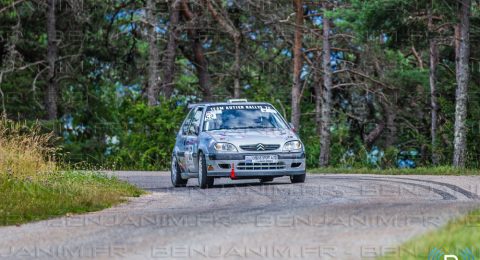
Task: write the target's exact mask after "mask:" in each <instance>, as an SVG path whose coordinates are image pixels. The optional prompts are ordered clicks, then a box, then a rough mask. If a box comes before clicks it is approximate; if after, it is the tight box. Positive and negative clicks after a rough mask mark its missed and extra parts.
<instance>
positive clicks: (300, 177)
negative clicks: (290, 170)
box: [290, 173, 307, 183]
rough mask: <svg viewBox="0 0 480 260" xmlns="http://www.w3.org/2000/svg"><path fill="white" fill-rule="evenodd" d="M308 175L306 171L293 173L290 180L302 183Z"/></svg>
mask: <svg viewBox="0 0 480 260" xmlns="http://www.w3.org/2000/svg"><path fill="white" fill-rule="evenodd" d="M306 176H307V174H306V173H303V174H300V175H292V176H290V181H291V182H292V183H302V182H305V177H306Z"/></svg>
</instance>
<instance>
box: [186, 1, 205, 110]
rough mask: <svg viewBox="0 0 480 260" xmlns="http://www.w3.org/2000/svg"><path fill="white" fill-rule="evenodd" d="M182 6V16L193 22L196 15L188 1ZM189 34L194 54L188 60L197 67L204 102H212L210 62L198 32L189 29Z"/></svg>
mask: <svg viewBox="0 0 480 260" xmlns="http://www.w3.org/2000/svg"><path fill="white" fill-rule="evenodd" d="M181 4H182V7H181V12H182V15H183V16H184V17H185V19H186V20H187V21H192V20H193V18H194V14H193V13H192V11H191V10H190V7H189V6H188V2H187V0H182V2H181ZM187 34H188V37H189V38H190V40H191V42H192V52H193V56H189V55H187V58H188V59H189V60H190V61H191V62H192V63H193V65H194V66H195V69H196V72H197V77H198V84H199V87H200V91H201V92H202V95H203V100H204V101H210V100H212V92H211V89H210V73H209V72H208V61H207V58H206V57H205V55H204V51H203V46H202V42H201V41H200V38H199V35H198V32H197V31H196V30H195V29H193V28H191V27H188V29H187ZM185 53H186V51H185Z"/></svg>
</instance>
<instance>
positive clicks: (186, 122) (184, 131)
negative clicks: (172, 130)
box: [182, 109, 195, 135]
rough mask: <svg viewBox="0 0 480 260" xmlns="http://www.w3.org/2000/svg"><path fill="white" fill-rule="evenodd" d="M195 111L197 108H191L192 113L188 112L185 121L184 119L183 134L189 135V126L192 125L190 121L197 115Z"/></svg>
mask: <svg viewBox="0 0 480 260" xmlns="http://www.w3.org/2000/svg"><path fill="white" fill-rule="evenodd" d="M194 111H195V109H192V110H190V113H188V116H187V118H185V121H183V125H182V135H187V133H188V127H189V126H190V122H192V118H193V116H194V115H195V112H194Z"/></svg>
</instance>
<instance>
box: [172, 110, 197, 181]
mask: <svg viewBox="0 0 480 260" xmlns="http://www.w3.org/2000/svg"><path fill="white" fill-rule="evenodd" d="M195 110H196V109H195V108H193V109H191V110H190V112H189V113H188V115H187V117H186V118H185V120H184V121H183V124H182V127H181V128H180V131H178V134H177V139H176V142H175V154H176V156H177V162H178V165H179V166H180V168H181V169H182V172H186V171H187V165H186V161H185V142H186V140H187V136H188V128H189V127H190V124H191V122H192V119H193V116H194V114H195V112H194V111H195Z"/></svg>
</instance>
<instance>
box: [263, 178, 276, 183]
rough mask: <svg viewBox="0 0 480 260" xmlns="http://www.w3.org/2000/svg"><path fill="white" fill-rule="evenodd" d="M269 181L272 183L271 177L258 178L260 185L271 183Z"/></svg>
mask: <svg viewBox="0 0 480 260" xmlns="http://www.w3.org/2000/svg"><path fill="white" fill-rule="evenodd" d="M271 181H273V177H264V178H260V182H261V183H265V182H271Z"/></svg>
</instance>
